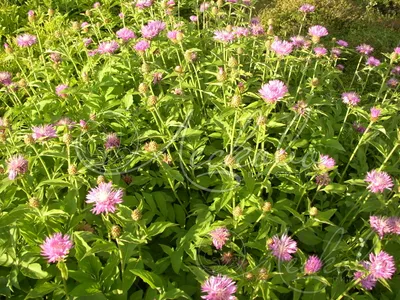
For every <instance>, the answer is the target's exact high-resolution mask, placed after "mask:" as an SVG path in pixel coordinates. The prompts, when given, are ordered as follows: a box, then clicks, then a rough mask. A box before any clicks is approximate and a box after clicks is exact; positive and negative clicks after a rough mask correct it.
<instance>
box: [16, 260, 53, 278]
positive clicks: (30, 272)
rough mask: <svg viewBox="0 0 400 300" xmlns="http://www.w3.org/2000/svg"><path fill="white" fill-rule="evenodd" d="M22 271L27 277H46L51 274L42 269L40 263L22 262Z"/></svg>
mask: <svg viewBox="0 0 400 300" xmlns="http://www.w3.org/2000/svg"><path fill="white" fill-rule="evenodd" d="M21 273H22V274H24V275H25V276H26V277H29V278H33V279H44V278H46V277H47V276H49V273H47V272H46V271H43V270H42V266H41V265H40V264H38V263H33V264H26V263H22V264H21Z"/></svg>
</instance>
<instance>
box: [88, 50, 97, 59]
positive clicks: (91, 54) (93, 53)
mask: <svg viewBox="0 0 400 300" xmlns="http://www.w3.org/2000/svg"><path fill="white" fill-rule="evenodd" d="M87 54H88V56H89V57H92V56H95V55H96V54H97V49H95V50H89V51H88V53H87Z"/></svg>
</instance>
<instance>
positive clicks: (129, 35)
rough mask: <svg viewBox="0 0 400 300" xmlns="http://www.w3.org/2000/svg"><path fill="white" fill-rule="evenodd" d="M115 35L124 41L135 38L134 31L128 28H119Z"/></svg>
mask: <svg viewBox="0 0 400 300" xmlns="http://www.w3.org/2000/svg"><path fill="white" fill-rule="evenodd" d="M116 34H117V37H118V38H120V39H122V40H124V41H129V40H130V39H134V38H136V35H135V33H134V32H133V31H132V30H130V29H128V28H121V29H120V30H118V31H117V32H116Z"/></svg>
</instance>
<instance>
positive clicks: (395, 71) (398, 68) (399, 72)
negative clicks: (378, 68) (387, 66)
mask: <svg viewBox="0 0 400 300" xmlns="http://www.w3.org/2000/svg"><path fill="white" fill-rule="evenodd" d="M390 73H392V74H394V75H400V66H395V67H394V68H393V69H392V71H390Z"/></svg>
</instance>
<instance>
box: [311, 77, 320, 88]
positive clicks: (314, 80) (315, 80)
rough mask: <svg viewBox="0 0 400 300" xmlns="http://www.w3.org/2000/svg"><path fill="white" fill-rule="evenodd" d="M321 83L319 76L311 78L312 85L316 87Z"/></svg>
mask: <svg viewBox="0 0 400 300" xmlns="http://www.w3.org/2000/svg"><path fill="white" fill-rule="evenodd" d="M318 85H319V79H318V78H313V79H312V80H311V86H313V87H316V86H318Z"/></svg>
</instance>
